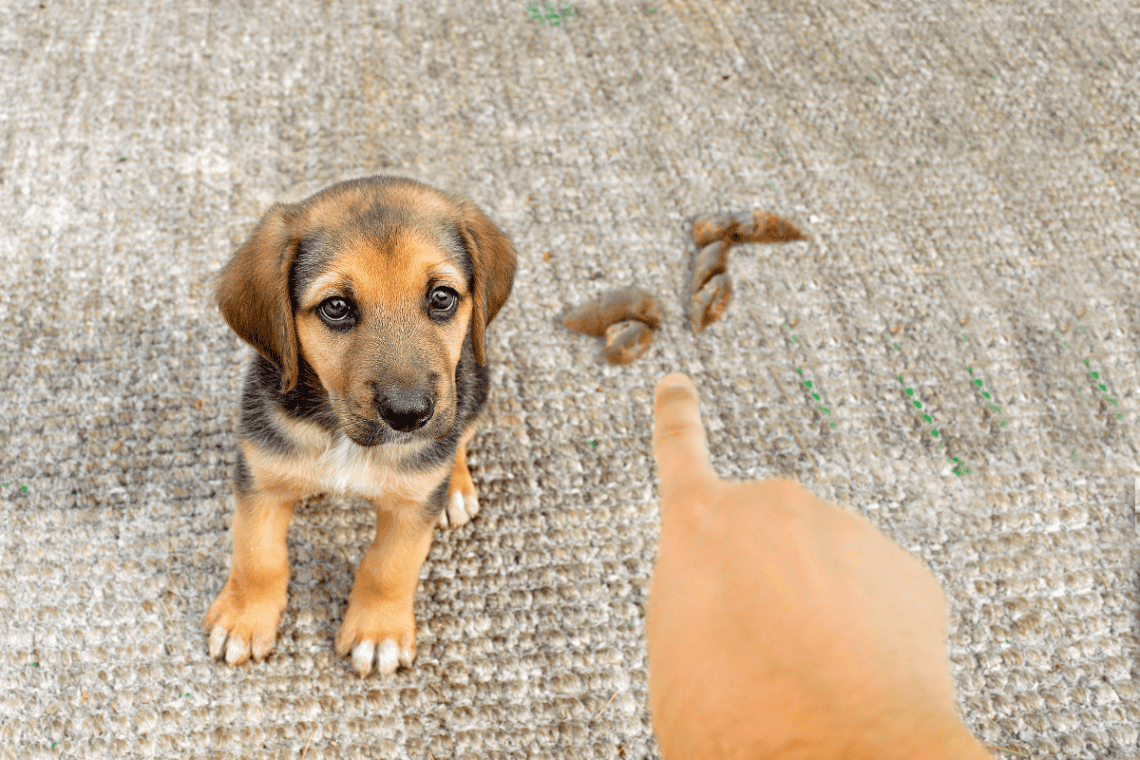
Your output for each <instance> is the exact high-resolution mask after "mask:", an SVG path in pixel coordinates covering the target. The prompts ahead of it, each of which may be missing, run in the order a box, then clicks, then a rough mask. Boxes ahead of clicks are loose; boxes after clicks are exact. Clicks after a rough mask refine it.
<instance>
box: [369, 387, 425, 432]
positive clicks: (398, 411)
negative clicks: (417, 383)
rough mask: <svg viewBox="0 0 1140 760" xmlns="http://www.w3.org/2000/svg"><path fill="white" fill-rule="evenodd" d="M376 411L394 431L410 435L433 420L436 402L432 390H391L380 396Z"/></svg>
mask: <svg viewBox="0 0 1140 760" xmlns="http://www.w3.org/2000/svg"><path fill="white" fill-rule="evenodd" d="M376 409H377V410H378V411H379V412H380V416H381V417H382V418H383V419H384V421H385V422H387V423H388V424H389V425H390V426H391V427H392V429H393V430H399V431H400V432H403V433H410V432H411V431H413V430H417V429H419V428H421V427H423V426H424V425H425V424H427V421H428V420H430V419H431V416H432V414H434V413H435V400H434V399H433V398H432V393H431V391H430V390H429V391H424V390H419V389H417V388H390V389H388V390H385V391H384V392H383V393H381V394H380V397H379V399H378V400H377V401H376Z"/></svg>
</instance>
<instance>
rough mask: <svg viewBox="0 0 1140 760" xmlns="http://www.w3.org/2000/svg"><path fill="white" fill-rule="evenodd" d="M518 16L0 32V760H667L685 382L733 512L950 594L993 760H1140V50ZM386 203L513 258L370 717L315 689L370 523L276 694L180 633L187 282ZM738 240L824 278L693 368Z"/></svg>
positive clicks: (184, 599)
mask: <svg viewBox="0 0 1140 760" xmlns="http://www.w3.org/2000/svg"><path fill="white" fill-rule="evenodd" d="M552 5H553V4H552ZM528 7H530V6H528V5H527V3H525V2H524V1H523V0H519V2H499V1H497V0H492V1H491V2H486V3H484V2H476V3H470V2H466V3H462V2H456V1H455V0H441V2H433V3H414V4H412V3H395V2H387V1H385V0H377V1H370V2H335V1H334V2H320V3H300V2H278V3H269V2H256V3H240V4H239V3H209V2H204V1H201V0H197V1H195V0H178V1H177V2H170V3H157V2H135V3H131V2H126V1H120V0H105V1H103V2H83V1H82V0H79V1H77V2H69V1H68V0H44V2H37V0H30V1H28V2H18V3H17V2H8V3H4V4H2V5H0V64H2V70H3V75H2V76H0V197H2V198H3V199H4V200H3V203H2V204H0V264H2V265H3V266H2V271H3V274H4V286H3V288H2V289H0V328H2V329H0V357H2V361H0V388H2V389H3V393H2V394H0V411H2V417H0V419H2V421H3V425H2V427H0V758H3V759H4V760H8V759H9V758H18V759H19V760H26V759H28V758H119V757H131V758H135V757H139V758H150V757H162V758H188V759H189V758H219V759H221V758H245V757H250V758H299V757H302V755H304V756H305V757H306V759H307V760H322V759H324V758H414V759H415V760H420V759H421V758H429V757H430V758H435V760H442V758H453V757H461V758H472V759H475V760H478V759H479V758H654V757H658V752H657V745H656V743H655V741H654V739H653V734H652V726H651V722H650V716H649V712H648V708H647V701H646V659H645V644H644V636H645V627H644V609H645V601H646V593H647V590H648V586H649V580H650V576H651V571H652V567H653V562H654V558H655V556H656V545H657V537H658V508H657V487H656V483H657V478H656V472H655V468H654V463H653V458H652V451H651V447H650V434H651V429H652V398H653V390H654V387H655V385H656V383H657V381H658V380H659V379H660V378H661V377H662V376H663V375H665V374H666V373H668V372H670V371H675V370H676V371H683V372H686V373H688V374H689V375H690V377H692V378H693V379H694V381H695V382H696V383H697V385H698V387H699V388H700V391H701V410H702V414H703V418H704V420H705V423H706V425H707V428H708V435H709V443H710V447H711V451H712V455H713V459H714V465H715V467H716V468H717V470H718V472H720V473H721V474H722V475H723V476H724V477H726V478H739V479H743V478H766V477H771V476H777V475H779V476H786V477H790V478H795V479H797V480H799V481H800V482H802V483H804V484H805V485H806V486H808V487H809V488H811V489H812V490H813V491H814V492H815V493H816V494H818V495H819V496H821V497H822V498H826V499H829V500H832V501H834V502H835V503H838V504H841V505H843V506H846V507H849V508H851V509H854V510H857V511H859V512H861V513H864V514H866V515H867V516H868V517H869V518H870V519H871V521H872V522H874V523H875V524H876V525H878V526H879V527H881V528H882V529H883V530H884V531H885V532H886V533H887V535H889V536H890V537H891V538H892V539H894V540H896V541H898V542H899V544H900V545H901V546H903V547H904V548H906V549H907V550H908V551H910V552H912V553H913V554H914V555H915V556H917V557H919V558H920V559H921V560H922V561H923V562H924V563H925V564H926V566H927V567H929V568H930V569H931V571H932V572H933V573H934V574H935V575H936V577H937V578H938V580H939V582H940V583H941V584H942V587H943V588H944V589H945V591H946V593H947V596H948V597H949V600H950V604H951V633H950V639H949V641H948V650H947V651H948V655H949V657H950V660H951V664H952V668H953V675H954V678H955V681H956V683H957V687H958V700H959V701H958V704H959V708H960V713H961V716H962V719H963V720H964V721H965V723H966V724H967V725H968V726H969V727H970V728H971V729H972V730H973V731H974V732H976V734H977V735H978V737H979V738H981V739H982V740H983V741H984V742H985V743H987V744H990V745H993V746H994V747H998V748H1001V749H994V750H993V752H994V755H995V757H1003V758H1018V757H1030V758H1088V759H1089V760H1092V759H1094V758H1138V757H1140V738H1138V737H1140V729H1138V726H1140V689H1138V681H1140V580H1138V579H1140V539H1138V537H1137V530H1136V520H1137V512H1136V486H1137V476H1138V473H1140V467H1138V451H1140V446H1138V444H1140V435H1138V433H1137V430H1138V428H1137V424H1138V421H1140V370H1138V368H1140V351H1138V344H1140V308H1138V302H1137V293H1138V287H1137V286H1138V278H1140V263H1138V259H1140V256H1138V245H1137V239H1138V236H1137V225H1138V224H1140V183H1138V181H1137V177H1138V176H1140V150H1138V145H1140V95H1138V93H1140V6H1137V5H1136V3H1135V2H1120V1H1119V0H1094V1H1093V2H1085V3H1074V2H1064V1H1063V0H1040V1H1039V2H1032V3H1023V2H997V3H994V2H959V1H956V0H949V1H948V0H919V2H914V3H898V4H893V3H886V2H872V1H871V0H854V2H850V1H848V0H842V1H841V0H825V1H823V2H820V1H819V0H815V1H812V0H809V2H806V3H791V2H788V3H778V2H767V3H755V4H751V5H746V4H745V3H743V2H739V1H737V0H726V1H724V2H710V1H709V0H702V1H700V2H698V1H696V0H689V1H686V2H679V1H676V0H662V1H661V2H658V3H656V4H649V3H632V2H631V3H617V2H597V3H593V2H591V3H583V4H576V5H575V11H576V13H575V15H574V16H573V17H572V18H571V19H570V21H569V23H563V24H560V25H559V26H558V27H553V26H551V25H550V24H549V23H546V22H540V21H537V20H533V19H531V18H529V17H528V16H529V15H530V14H529V13H528ZM563 7H565V4H564V5H563ZM369 173H389V174H398V175H403V176H408V177H414V178H416V179H420V180H423V181H425V182H428V183H429V184H433V185H436V186H439V187H443V188H447V189H454V190H459V191H462V192H465V193H468V194H469V195H470V196H471V197H472V198H473V199H474V200H475V201H476V202H477V203H479V204H480V205H481V206H482V207H483V208H484V209H485V210H486V211H487V213H488V214H489V215H490V216H491V217H492V218H493V219H494V220H495V221H496V222H497V223H498V224H500V225H501V226H502V227H503V229H504V230H505V231H506V232H507V233H508V234H509V235H510V236H511V237H512V239H513V240H514V242H515V245H516V247H517V248H518V251H519V270H518V277H517V280H516V282H515V287H514V293H513V295H512V296H511V300H510V301H509V302H508V303H507V305H506V307H505V308H504V309H503V311H502V312H501V313H500V315H499V317H498V319H497V320H496V322H495V323H494V324H492V326H491V329H490V332H489V339H490V342H489V344H488V350H489V355H490V358H491V360H492V362H493V372H492V377H493V385H492V390H491V396H490V400H489V405H490V410H489V411H490V414H491V419H492V421H493V422H492V424H491V426H490V427H488V428H486V429H485V430H484V431H483V432H482V433H481V434H480V435H478V436H477V437H476V438H475V439H474V441H473V443H472V446H471V456H470V462H471V468H472V474H473V477H474V479H475V483H476V486H477V488H478V489H479V493H480V498H481V503H482V512H481V513H480V514H479V516H478V517H477V518H476V520H475V521H474V522H473V523H472V524H470V525H468V526H466V527H464V528H463V529H460V530H459V531H457V532H447V533H439V534H437V539H436V542H435V544H434V546H433V548H432V550H431V554H430V556H429V557H428V560H427V562H426V564H425V565H424V568H423V572H422V575H423V578H422V582H421V586H420V590H419V592H418V594H417V597H416V615H417V619H418V621H419V642H420V654H419V660H418V661H417V663H416V665H415V667H414V668H413V669H411V670H406V669H402V670H400V671H398V672H397V673H396V674H395V675H394V676H392V677H389V678H378V677H375V676H374V677H372V678H369V679H368V680H360V679H359V678H357V676H356V675H355V674H354V673H353V672H352V670H351V668H350V666H349V663H348V661H347V660H346V659H340V658H338V657H336V656H335V655H334V653H333V648H332V647H333V636H334V634H335V632H336V629H337V626H338V625H339V623H340V619H341V617H342V615H343V613H344V610H345V598H346V596H347V594H348V592H349V590H350V588H351V583H352V573H353V570H354V569H355V566H356V563H357V562H358V560H359V558H360V556H361V554H362V552H363V549H364V547H365V546H366V545H367V544H368V542H369V541H370V539H371V535H372V534H371V531H372V527H373V521H374V518H373V516H372V515H371V514H370V512H369V510H368V509H367V508H366V507H365V506H364V505H363V504H353V503H346V502H340V501H334V500H329V499H324V498H314V499H312V500H310V501H308V502H306V503H304V504H303V505H302V506H301V507H300V508H299V509H298V511H297V517H296V519H295V520H294V522H293V528H292V530H291V532H290V536H289V547H290V559H291V561H292V579H291V584H290V600H289V608H288V610H287V612H286V613H285V615H284V618H283V620H282V623H281V628H280V636H279V641H278V648H277V652H276V653H275V654H274V655H273V656H272V657H271V658H270V659H269V660H268V661H267V662H265V663H262V664H256V665H255V664H247V665H244V666H241V667H239V668H236V669H231V668H229V667H228V666H226V665H224V664H218V663H216V662H211V661H209V660H208V658H207V654H206V638H205V636H204V634H203V633H202V631H201V629H200V625H201V622H202V617H203V615H204V613H205V611H206V607H207V605H208V604H209V602H210V601H211V600H212V599H213V597H214V595H215V594H216V593H217V591H218V590H219V588H220V587H221V584H222V582H223V581H224V579H225V574H226V572H227V569H228V563H229V551H230V536H229V532H228V525H229V520H230V514H231V513H230V509H229V507H228V506H227V505H226V501H227V498H228V496H229V492H230V491H229V482H228V481H229V476H230V473H231V470H232V467H233V464H234V455H235V451H236V448H235V447H236V439H235V437H234V434H235V429H236V422H237V411H238V406H237V404H238V393H239V388H240V382H241V376H242V375H241V373H242V370H243V365H244V363H245V361H246V360H247V357H248V356H249V354H250V352H249V350H248V349H247V348H246V347H245V346H244V344H242V343H241V342H240V341H239V339H238V338H237V337H236V336H234V335H233V334H232V333H231V332H230V331H229V330H228V328H227V327H226V325H225V324H224V323H223V321H222V319H221V318H220V316H219V314H218V313H217V312H216V310H214V309H213V308H212V307H211V305H210V301H209V284H210V282H211V278H212V277H213V275H214V273H215V272H216V271H217V270H218V268H219V267H220V265H221V264H222V263H223V262H224V261H225V259H226V258H227V257H228V256H229V254H230V253H231V252H232V250H233V248H234V247H235V245H236V244H237V243H238V242H239V241H240V240H241V239H242V238H244V237H245V236H246V235H247V234H248V233H249V231H250V230H251V229H252V227H253V225H254V224H255V223H256V221H257V220H258V218H259V217H260V215H261V214H262V213H263V212H264V211H265V210H266V208H267V207H268V205H269V204H270V203H271V202H273V201H275V200H288V199H299V198H301V197H303V196H304V195H305V194H307V193H308V192H310V191H312V190H315V189H318V188H320V187H322V186H324V185H326V184H329V183H332V182H334V181H338V180H341V179H345V178H349V177H352V176H359V175H361V174H369ZM753 208H758V209H762V210H765V211H770V212H772V213H775V214H778V215H780V216H781V217H784V218H786V219H788V220H790V221H791V222H793V223H794V224H796V225H797V226H798V227H799V228H800V229H801V230H803V231H804V232H805V233H806V234H807V235H808V236H809V238H810V240H808V241H806V242H795V243H784V244H779V245H750V246H741V247H740V248H738V249H737V250H736V251H734V252H733V253H732V254H731V257H730V270H729V271H730V274H731V277H732V279H733V283H734V286H735V296H734V299H733V301H732V302H731V303H730V305H729V307H728V309H727V311H726V312H725V315H724V317H723V318H722V319H721V320H720V321H719V322H716V323H714V324H713V325H712V326H710V327H709V328H708V329H707V330H706V331H705V332H704V333H702V334H701V335H700V336H699V337H694V336H693V334H692V332H691V331H690V330H689V328H688V326H687V318H688V310H687V309H688V307H687V298H688V287H687V285H686V278H687V277H688V272H689V267H690V261H691V256H692V255H693V253H694V250H695V249H694V246H693V243H692V238H691V235H690V230H691V221H692V218H693V217H694V216H695V215H697V214H701V213H706V212H723V211H741V210H745V209H753ZM547 254H548V255H547ZM626 285H637V286H640V287H643V288H646V289H648V290H650V291H652V292H653V293H654V294H656V295H657V297H658V301H659V304H660V307H661V309H662V310H663V312H664V314H665V321H664V323H663V325H662V327H661V329H660V330H659V331H658V333H657V334H656V335H655V337H654V339H653V343H652V345H651V347H650V349H649V350H648V352H647V353H646V354H645V355H643V356H642V357H641V358H640V359H638V360H637V361H636V362H635V363H633V364H631V365H628V366H625V367H615V366H608V365H606V364H605V363H604V360H603V355H602V342H601V341H600V340H598V339H595V338H589V337H586V336H583V335H579V334H576V333H572V332H570V331H568V330H566V329H565V328H564V327H563V326H562V324H561V315H562V314H563V313H565V311H566V310H568V309H569V308H570V307H572V306H574V305H577V304H579V303H581V302H583V301H585V300H587V299H589V298H591V297H593V296H595V295H597V294H599V293H601V292H603V291H605V290H606V289H609V288H611V287H618V286H626ZM1078 315H1079V316H1078ZM966 318H969V321H968V322H966V323H965V324H964V325H963V326H961V327H959V324H960V323H962V322H963V321H964V320H966ZM792 322H795V324H794V326H793V325H792V324H791V323H792ZM896 327H897V328H899V329H898V330H897V332H896V331H895V330H894V328H896ZM967 338H968V340H967ZM1086 362H1087V363H1086ZM967 368H970V370H972V372H971V371H969V370H968V369H967ZM800 370H802V374H800V372H799V371H800ZM1094 372H1095V373H1096V374H1095V376H1094V375H1092V374H1091V373H1094ZM900 375H901V376H903V381H902V382H900V381H899V379H898V377H899V376H900ZM808 381H810V382H811V383H812V387H811V388H810V389H809V388H808V387H807V386H806V384H805V383H806V382H808ZM976 381H981V384H980V385H979V384H978V383H977V382H976ZM908 388H909V389H910V392H909V394H910V395H908V391H907V389H908ZM985 393H988V394H990V395H989V397H986V396H984V395H983V394H985ZM812 394H818V396H819V398H818V399H816V398H815V396H814V395H812ZM915 401H918V402H919V403H921V404H922V405H923V406H922V408H921V409H918V408H917V407H915V406H914V402H915ZM922 414H928V415H929V416H930V417H931V421H930V422H927V421H926V420H924V419H923V417H922V416H921V415H922ZM832 423H834V425H833V424H832ZM931 429H937V430H939V433H940V435H939V436H938V437H935V436H933V434H932V433H931V432H930V430H931ZM940 443H944V444H945V448H942V447H941V446H940ZM954 457H956V458H958V460H960V461H961V467H962V468H964V469H966V470H969V472H967V473H965V474H963V475H961V476H959V475H956V474H955V473H954V472H952V468H953V467H955V466H956V464H957V463H956V462H955V461H952V458H954ZM306 752H307V754H306Z"/></svg>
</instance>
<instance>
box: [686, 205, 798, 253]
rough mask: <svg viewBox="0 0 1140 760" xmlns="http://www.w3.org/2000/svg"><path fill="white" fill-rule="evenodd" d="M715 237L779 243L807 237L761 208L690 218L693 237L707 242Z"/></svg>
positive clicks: (736, 241)
mask: <svg viewBox="0 0 1140 760" xmlns="http://www.w3.org/2000/svg"><path fill="white" fill-rule="evenodd" d="M714 240H723V241H725V242H726V243H779V242H782V241H785V240H807V238H806V237H805V236H804V235H803V234H801V233H800V231H799V230H797V229H796V228H795V227H794V226H793V225H792V224H791V223H790V222H786V221H784V220H783V219H781V218H780V217H778V216H776V215H775V214H768V213H765V212H763V211H744V212H741V213H739V214H714V215H709V216H704V217H700V218H698V219H696V220H694V221H693V241H694V242H695V243H696V244H697V245H698V246H702V247H703V246H706V245H708V244H709V243H711V242H713V241H714Z"/></svg>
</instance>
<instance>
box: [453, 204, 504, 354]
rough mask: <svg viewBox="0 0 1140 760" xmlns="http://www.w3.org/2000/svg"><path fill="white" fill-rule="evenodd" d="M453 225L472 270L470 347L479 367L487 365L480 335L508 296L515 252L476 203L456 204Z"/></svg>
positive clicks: (485, 352)
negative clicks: (472, 290)
mask: <svg viewBox="0 0 1140 760" xmlns="http://www.w3.org/2000/svg"><path fill="white" fill-rule="evenodd" d="M456 226H457V227H458V228H459V233H460V234H461V235H462V236H463V241H464V242H465V243H466V244H467V250H468V251H470V253H471V263H472V266H473V268H474V270H475V273H474V283H473V289H474V292H473V293H472V298H473V300H474V302H475V304H474V309H472V312H471V328H470V329H471V347H472V348H473V349H474V350H475V361H477V362H479V366H486V365H487V350H486V348H485V346H484V339H483V333H484V332H485V331H486V329H487V325H489V324H490V323H491V320H492V319H494V318H495V315H496V314H498V313H499V309H501V308H502V306H503V304H504V303H506V300H507V296H509V295H510V294H511V286H512V285H513V284H514V281H515V266H516V258H515V249H514V247H513V246H512V245H511V241H510V240H509V239H508V238H507V236H506V235H505V234H504V233H503V231H502V230H500V229H499V228H498V227H497V226H496V225H495V223H494V222H492V221H491V220H490V219H488V218H487V217H486V215H485V214H483V212H482V211H480V210H479V209H478V208H477V207H476V206H475V204H473V203H471V202H470V201H467V200H464V202H462V203H461V204H459V218H458V219H456Z"/></svg>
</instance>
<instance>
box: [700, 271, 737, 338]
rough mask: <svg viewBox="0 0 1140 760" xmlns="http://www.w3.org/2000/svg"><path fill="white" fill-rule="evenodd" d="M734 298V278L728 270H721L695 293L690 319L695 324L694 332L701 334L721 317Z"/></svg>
mask: <svg viewBox="0 0 1140 760" xmlns="http://www.w3.org/2000/svg"><path fill="white" fill-rule="evenodd" d="M731 298H732V280H731V279H729V277H728V272H721V273H720V274H718V275H715V276H714V277H713V278H712V279H711V280H709V281H708V282H706V283H705V284H704V286H703V287H702V288H701V289H700V290H698V291H697V292H696V293H694V294H693V303H692V310H691V311H690V314H689V321H690V323H691V324H692V326H693V334H694V335H700V334H701V330H703V329H705V328H706V327H708V326H709V325H711V324H712V323H713V322H715V321H717V320H718V319H720V317H721V315H722V314H724V309H725V307H726V306H728V302H729V299H731Z"/></svg>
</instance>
